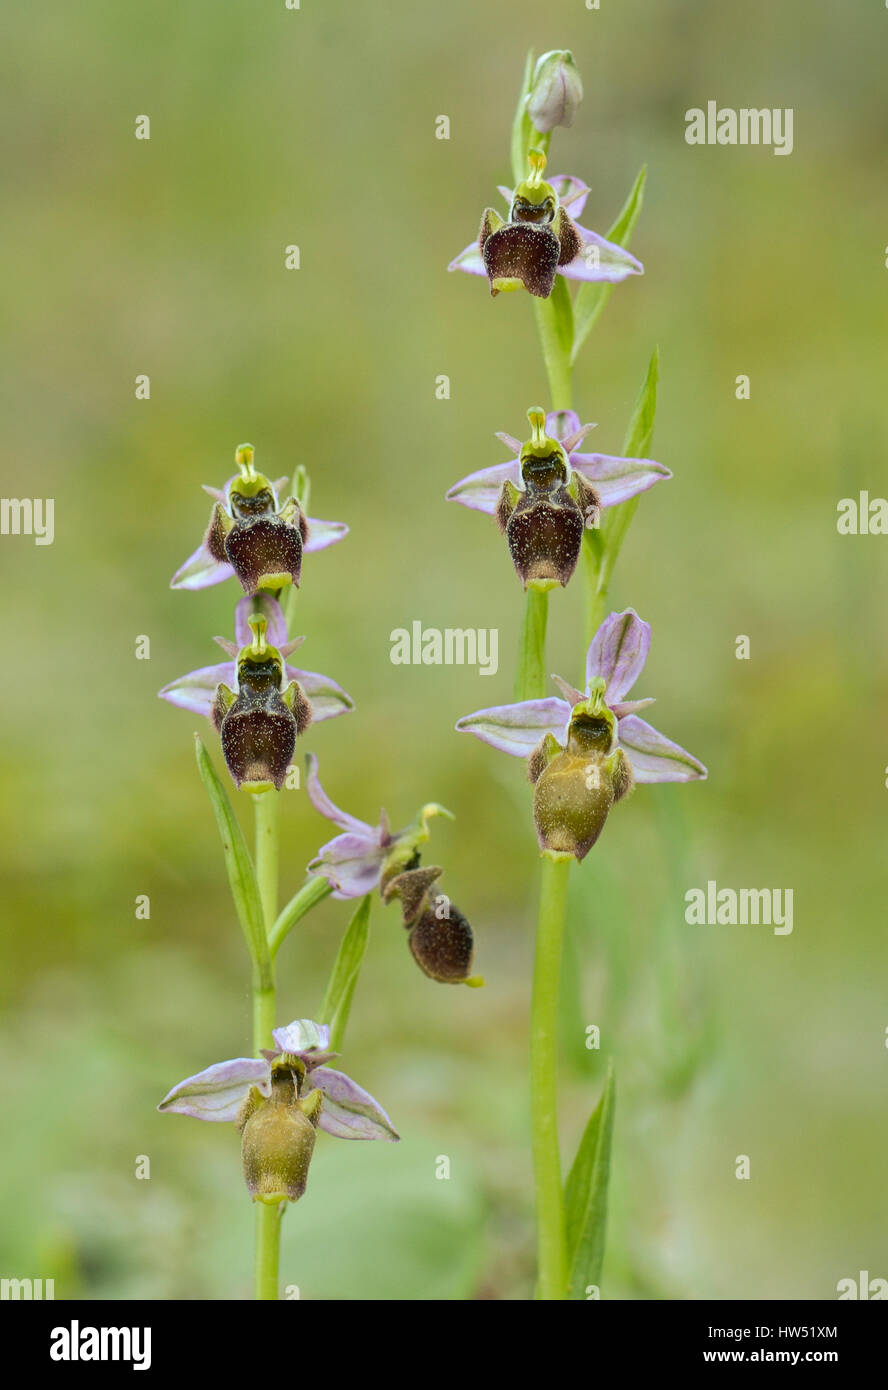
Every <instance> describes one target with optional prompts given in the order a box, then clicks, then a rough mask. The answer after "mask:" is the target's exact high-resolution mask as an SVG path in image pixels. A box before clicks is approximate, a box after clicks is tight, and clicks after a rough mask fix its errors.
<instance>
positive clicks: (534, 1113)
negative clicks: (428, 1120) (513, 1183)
mask: <svg viewBox="0 0 888 1390" xmlns="http://www.w3.org/2000/svg"><path fill="white" fill-rule="evenodd" d="M569 868H570V859H569V858H568V857H563V858H558V859H553V858H551V857H550V856H548V855H545V856H544V857H543V861H542V875H541V881H540V907H539V916H538V919H537V935H536V953H535V957H534V968H533V995H532V999H531V1006H530V1114H531V1136H532V1139H531V1147H532V1153H533V1173H534V1185H535V1188H536V1211H537V1250H538V1258H539V1273H538V1281H539V1282H538V1288H537V1292H538V1296H539V1297H540V1298H541V1299H543V1300H547V1301H552V1300H558V1299H563V1298H564V1297H565V1296H566V1292H567V1243H566V1237H565V1224H564V1190H563V1187H562V1182H561V1157H560V1153H559V1147H558V1084H557V1075H558V994H559V984H560V980H561V955H562V950H563V944H564V915H565V908H566V904H567V878H568V871H569Z"/></svg>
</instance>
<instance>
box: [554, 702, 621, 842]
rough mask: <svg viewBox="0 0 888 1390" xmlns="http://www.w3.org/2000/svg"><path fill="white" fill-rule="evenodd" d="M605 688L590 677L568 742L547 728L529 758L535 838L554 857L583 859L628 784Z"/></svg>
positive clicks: (577, 709)
mask: <svg viewBox="0 0 888 1390" xmlns="http://www.w3.org/2000/svg"><path fill="white" fill-rule="evenodd" d="M603 693H604V692H603V682H601V681H596V682H593V683H592V687H591V691H590V695H589V698H588V699H587V700H584V701H582V702H581V703H580V704H578V705H575V706H574V708H573V711H572V714H571V721H570V728H569V730H568V735H567V745H566V747H564V748H562V747H561V745H560V744H559V743H558V741H557V740H556V739H555V738H554V737H553V736H552V735H551V734H547V735H546V737H545V738H544V739H543V740H542V742H541V743H540V744H539V745H538V746H537V748H536V749H535V750H534V752H533V753H532V754H531V756H530V758H529V760H528V772H529V774H530V779H531V781H532V782H533V783H534V797H533V817H534V823H535V825H536V830H537V838H538V840H539V845H540V849H541V850H542V851H543V853H545V854H549V855H551V856H552V857H558V858H560V857H562V856H572V857H573V858H575V859H578V860H583V859H584V858H585V857H586V855H587V854H588V853H589V850H590V849H591V848H592V846H593V845H594V844H595V842H596V840H597V839H598V837H599V836H600V834H601V832H602V830H603V829H604V825H605V821H606V820H607V818H608V815H609V814H610V810H611V807H612V806H613V805H614V804H615V802H617V801H619V800H620V799H621V798H622V797H624V796H625V795H626V794H627V792H629V791H630V790H631V788H632V772H631V769H630V767H629V763H628V760H627V759H626V756H625V754H624V752H623V750H622V749H621V748H619V747H614V742H615V728H616V720H615V719H614V716H613V714H612V713H611V711H610V710H609V709H608V708H607V706H606V705H605V703H604V699H603Z"/></svg>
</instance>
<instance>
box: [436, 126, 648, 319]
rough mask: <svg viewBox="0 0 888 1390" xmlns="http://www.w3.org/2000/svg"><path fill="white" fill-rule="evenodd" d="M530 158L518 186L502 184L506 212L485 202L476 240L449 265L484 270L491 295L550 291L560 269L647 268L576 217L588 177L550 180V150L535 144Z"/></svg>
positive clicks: (584, 272) (587, 272) (594, 277)
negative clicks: (503, 214)
mask: <svg viewBox="0 0 888 1390" xmlns="http://www.w3.org/2000/svg"><path fill="white" fill-rule="evenodd" d="M528 162H529V164H530V173H529V175H528V177H527V178H526V179H524V180H523V181H522V182H521V183H519V184H518V185H517V187H516V188H515V189H510V188H504V187H502V186H500V190H499V191H500V193H501V194H502V195H503V198H504V199H505V201H506V203H507V204H508V206H509V212H508V215H507V218H506V219H505V220H504V219H503V218H502V217H500V215H499V213H497V212H496V211H495V210H494V209H493V208H485V210H484V215H483V217H482V219H481V230H480V233H479V235H478V239H477V241H475V242H472V244H471V245H469V246H467V247H466V248H465V249H464V250H463V251H461V252H460V253H459V255H458V256H457V257H456V258H455V259H454V260H452V261H451V262H450V265H449V266H448V267H447V269H448V270H463V271H465V272H466V274H468V275H486V276H487V279H488V280H489V282H490V293H491V295H497V294H499V293H500V292H501V291H503V290H520V289H525V290H527V291H529V293H530V294H532V295H536V296H537V298H539V299H548V297H549V295H550V294H551V293H552V289H553V286H554V284H555V275H556V272H557V273H558V274H560V275H563V276H565V277H566V279H568V280H587V281H601V280H606V281H610V282H612V283H616V282H618V281H620V280H625V279H626V277H627V276H629V275H643V274H644V266H643V265H642V264H641V261H639V260H636V258H635V257H634V256H632V255H630V254H629V252H628V251H626V250H625V249H624V248H623V247H622V246H617V245H616V244H615V243H614V242H611V241H606V240H605V238H604V237H603V236H599V235H598V233H597V232H592V231H589V230H588V229H587V228H586V227H581V226H580V225H579V224H578V223H576V222H575V221H574V220H573V219H574V218H577V217H579V216H580V215H581V214H582V211H583V208H584V207H585V205H586V199H587V197H588V196H589V188H588V186H587V185H586V184H585V183H583V182H582V181H581V180H580V179H578V178H575V177H573V176H572V175H569V176H568V175H559V176H558V177H557V178H553V179H552V180H551V182H546V180H545V179H544V178H543V173H544V172H545V168H546V156H545V155H544V154H543V153H542V151H540V150H531V151H530V153H529V155H528Z"/></svg>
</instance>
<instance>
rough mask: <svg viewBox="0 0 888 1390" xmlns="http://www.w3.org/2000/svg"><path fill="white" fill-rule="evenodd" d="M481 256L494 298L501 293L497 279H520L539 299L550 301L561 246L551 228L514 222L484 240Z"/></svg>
mask: <svg viewBox="0 0 888 1390" xmlns="http://www.w3.org/2000/svg"><path fill="white" fill-rule="evenodd" d="M481 255H482V257H483V260H484V268H485V270H486V271H487V277H488V279H489V280H490V293H491V294H492V295H496V294H499V292H500V291H499V289H498V288H497V284H496V282H497V281H498V280H506V281H510V280H511V281H515V280H517V281H520V283H521V284H522V285H523V286H524V288H525V289H526V290H528V291H529V292H530V293H531V294H533V295H536V297H537V298H538V299H548V298H549V295H550V294H551V293H552V286H553V285H554V284H555V270H556V267H557V265H558V258H559V256H560V255H561V243H560V242H559V240H558V238H557V236H556V235H555V233H554V232H553V231H552V229H551V227H549V226H537V225H536V224H534V223H531V222H512V223H507V224H506V226H505V227H500V229H499V231H496V232H493V233H492V234H491V235H490V236H488V237H487V238H486V239H485V241H484V243H483V245H482V247H481Z"/></svg>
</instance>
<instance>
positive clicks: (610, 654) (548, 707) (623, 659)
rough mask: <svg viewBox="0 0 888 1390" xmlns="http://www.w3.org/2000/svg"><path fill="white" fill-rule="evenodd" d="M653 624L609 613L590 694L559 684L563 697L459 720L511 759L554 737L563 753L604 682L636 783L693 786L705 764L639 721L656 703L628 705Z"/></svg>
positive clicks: (599, 636) (593, 650)
mask: <svg viewBox="0 0 888 1390" xmlns="http://www.w3.org/2000/svg"><path fill="white" fill-rule="evenodd" d="M650 637H651V629H650V625H649V624H648V623H646V622H644V621H643V620H642V619H641V618H639V616H638V614H637V613H636V612H635V610H634V609H633V608H627V609H625V610H624V611H623V612H622V613H611V614H610V616H609V617H608V618H606V619H605V621H604V622H603V623H602V625H601V627H600V628H599V629H598V631H597V632H596V633H595V636H594V637H593V638H592V641H591V642H590V644H589V649H588V651H587V653H586V687H587V688H586V692H585V693H583V692H581V691H579V690H577V689H575V687H573V686H570V685H568V684H567V682H563V681H561V680H560V678H559V680H558V685H559V689H560V690H561V691H562V695H563V697H564V698H561V699H558V698H556V697H554V696H548V697H545V698H543V699H538V700H523V701H520V702H518V703H516V704H511V705H495V706H491V707H490V708H488V709H483V710H476V711H475V712H474V713H473V714H467V715H464V716H463V717H462V718H461V719H459V720H458V721H457V724H456V729H457V731H458V732H460V733H471V734H474V735H475V736H476V738H480V739H481V740H482V741H483V742H485V743H489V744H490V745H491V746H492V747H493V748H497V749H499V750H500V751H501V752H503V753H508V754H510V755H511V756H512V757H521V758H528V757H529V756H530V755H531V754H532V753H533V752H534V750H535V749H536V748H537V746H538V744H539V743H540V741H541V740H542V739H544V738H546V736H547V735H550V736H551V737H552V738H553V739H555V740H556V742H557V743H558V745H559V747H560V748H562V749H564V748H565V747H566V745H567V737H568V732H569V727H570V722H571V715H572V711H573V710H574V708H575V707H576V706H578V705H580V704H585V702H586V701H587V700H589V699H590V687H592V686H593V684H595V683H597V682H598V681H603V682H604V694H603V696H602V698H603V699H604V700H605V701H606V706H607V708H608V709H609V710H610V711H611V713H612V714H613V715H614V717H615V719H616V735H615V737H616V745H617V746H618V747H619V748H622V749H623V751H624V752H625V755H626V757H627V759H628V761H629V764H630V767H631V769H632V773H633V776H634V778H635V781H636V782H639V783H648V782H690V781H697V780H702V779H704V778H705V777H706V776H707V770H706V768H705V767H704V765H703V764H702V763H701V762H700V761H699V760H698V759H697V758H695V757H694V756H693V754H691V753H688V752H687V750H686V749H684V748H682V747H681V746H680V745H679V744H677V743H673V742H672V740H671V739H668V738H666V737H665V735H663V734H661V733H659V731H658V730H657V729H655V728H653V727H652V725H650V724H647V723H646V722H645V721H644V720H643V719H639V718H638V715H637V710H639V709H641V708H644V706H645V705H647V704H650V703H652V702H651V701H650V700H649V699H645V700H629V701H627V700H625V699H624V696H625V695H626V694H627V693H628V692H629V690H631V689H632V687H633V685H634V684H635V682H636V681H637V679H638V677H639V676H640V674H641V672H642V670H643V668H644V665H645V662H646V660H647V655H648V651H649V649H650Z"/></svg>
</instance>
